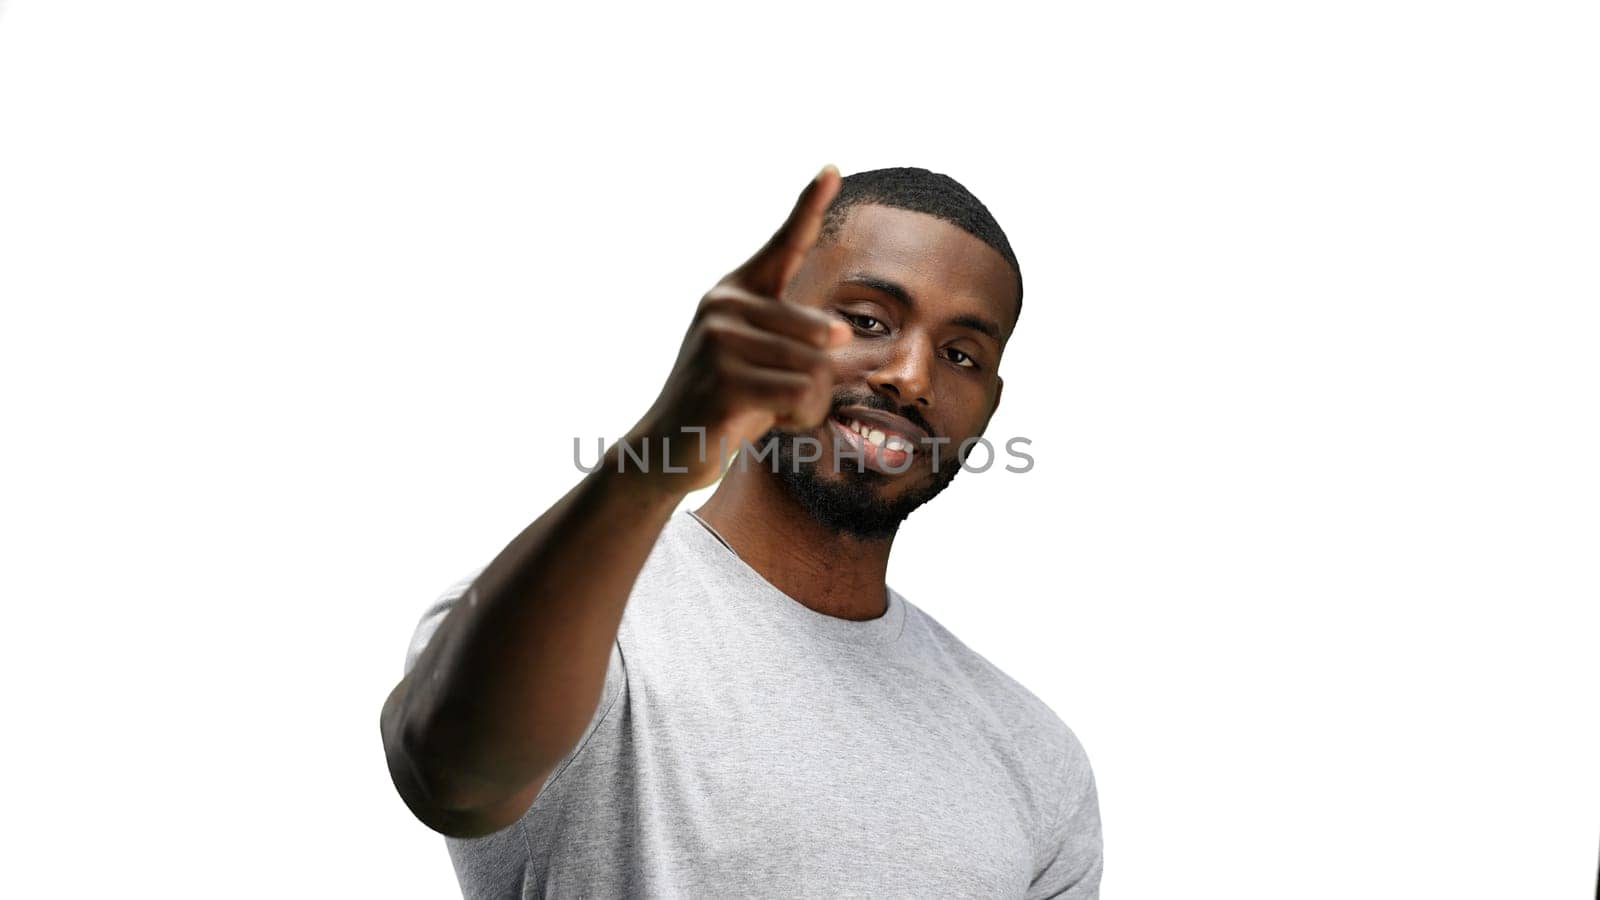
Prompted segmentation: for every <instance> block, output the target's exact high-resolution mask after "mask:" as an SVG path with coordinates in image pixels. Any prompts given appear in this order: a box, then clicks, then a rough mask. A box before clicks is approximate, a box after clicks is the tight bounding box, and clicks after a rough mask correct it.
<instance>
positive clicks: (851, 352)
mask: <svg viewBox="0 0 1600 900" xmlns="http://www.w3.org/2000/svg"><path fill="white" fill-rule="evenodd" d="M784 298H785V299H786V300H788V301H790V302H793V303H799V304H801V305H805V306H811V307H815V308H818V309H821V310H823V311H824V312H827V313H828V314H829V315H832V316H836V317H838V318H841V319H843V320H844V321H845V322H847V323H848V324H849V325H850V326H851V328H852V330H853V332H854V334H855V337H854V339H853V340H852V341H850V342H849V343H848V344H845V345H844V346H841V347H838V348H835V349H834V350H832V351H831V356H832V358H833V366H834V383H835V392H834V399H833V407H832V411H831V412H830V414H829V417H828V421H826V422H824V423H823V424H822V426H821V427H819V428H815V429H811V430H809V431H800V432H786V431H777V430H774V431H773V432H770V433H769V435H770V436H776V437H778V438H779V441H778V445H777V458H778V464H779V477H780V479H781V480H782V481H783V483H784V484H785V485H787V486H788V487H789V489H790V490H791V491H792V492H794V493H795V495H796V496H797V497H798V498H799V499H800V500H801V502H802V503H803V504H804V505H805V506H806V507H807V509H809V510H810V511H811V513H812V514H813V515H815V516H816V517H817V518H818V519H819V520H820V521H822V522H823V523H824V524H826V525H828V526H829V527H831V528H834V529H835V530H839V531H843V532H847V533H851V534H854V535H856V536H858V537H887V536H889V535H892V534H893V533H894V531H895V529H896V528H897V527H898V526H899V523H900V522H901V521H902V520H904V519H905V517H906V516H907V515H909V514H910V513H911V511H912V510H913V509H916V508H917V507H918V506H921V505H922V504H923V503H926V502H927V501H928V500H931V499H932V498H933V497H934V496H935V495H936V494H938V493H939V492H940V491H942V490H943V489H944V488H945V487H946V486H947V485H948V484H949V483H950V480H951V479H953V478H954V477H955V474H956V472H958V471H960V457H959V456H958V452H959V448H960V447H961V445H962V442H963V441H965V440H966V439H968V438H975V437H978V436H980V435H982V434H983V431H984V429H985V428H986V427H987V426H988V424H989V418H990V417H991V416H992V415H994V411H995V409H996V407H998V405H999V403H1000V391H1001V380H1000V375H999V367H1000V355H1001V352H1002V351H1003V349H1004V347H1005V343H1006V340H1007V339H1008V338H1009V337H1010V334H1011V329H1012V327H1013V325H1014V324H1015V318H1016V276H1015V274H1014V273H1013V272H1012V270H1011V267H1010V266H1009V265H1008V264H1007V263H1006V261H1005V258H1004V257H1002V256H1001V255H1000V254H999V253H998V252H997V251H995V250H994V249H993V248H992V247H990V246H989V245H988V244H985V243H984V242H983V241H981V240H979V239H978V238H976V237H973V236H972V235H970V234H968V233H967V232H965V231H963V230H961V229H960V228H958V227H956V226H955V225H952V224H950V223H948V222H945V221H944V220H942V219H938V218H935V217H934V216H930V215H925V214H923V213H917V212H911V211H909V210H903V209H895V208H892V207H887V206H878V205H870V204H869V205H862V206H858V207H855V208H854V209H852V210H851V211H850V213H849V215H848V217H847V218H846V220H845V222H844V225H843V228H842V229H841V230H840V233H839V234H838V235H837V236H836V237H834V238H833V239H832V240H829V241H827V242H825V243H821V244H818V245H817V246H816V247H814V248H813V249H812V250H811V252H810V254H809V255H808V256H807V257H806V261H805V264H804V265H803V266H802V267H801V269H800V271H799V272H798V273H797V274H796V276H795V279H794V281H793V282H792V283H791V284H790V286H789V288H788V290H787V291H786V292H785V294H784ZM802 436H805V437H810V438H812V439H813V440H815V441H816V442H817V444H818V445H820V448H821V458H820V459H818V460H817V461H815V462H800V463H799V464H798V471H796V469H797V465H796V456H797V453H796V451H797V449H799V447H798V445H797V440H796V439H797V438H799V437H802ZM806 455H815V454H814V453H811V452H807V453H806ZM858 457H859V461H858ZM836 459H837V460H839V463H838V465H837V466H835V464H834V461H835V460H836ZM936 460H937V463H936Z"/></svg>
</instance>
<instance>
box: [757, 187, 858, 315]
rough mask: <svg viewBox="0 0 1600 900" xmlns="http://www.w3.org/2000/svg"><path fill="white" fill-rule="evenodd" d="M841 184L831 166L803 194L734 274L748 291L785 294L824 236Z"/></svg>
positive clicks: (769, 294) (776, 294)
mask: <svg viewBox="0 0 1600 900" xmlns="http://www.w3.org/2000/svg"><path fill="white" fill-rule="evenodd" d="M839 184H840V176H839V170H838V168H836V167H835V166H834V165H833V164H832V163H829V164H828V165H825V166H823V167H822V171H820V172H818V173H817V174H816V176H815V177H813V178H812V179H811V182H810V183H809V184H807V185H806V187H805V190H803V191H801V192H800V197H799V199H797V200H796V201H795V204H794V209H792V210H790V211H789V217H788V218H787V219H785V220H784V222H783V224H782V225H780V226H778V230H777V231H775V232H773V235H772V237H770V238H768V239H767V242H766V243H765V244H763V245H762V247H761V249H760V250H757V251H756V252H755V255H754V256H752V257H750V259H749V260H747V261H746V262H745V264H744V265H742V266H740V267H739V268H738V269H737V270H735V271H736V272H737V273H738V274H739V276H740V278H741V281H743V282H744V285H745V287H747V288H749V289H750V290H753V291H755V292H757V293H760V294H765V295H766V296H769V297H777V296H778V295H779V294H780V293H782V291H783V289H784V288H785V287H786V286H787V285H788V284H789V282H790V281H791V280H792V279H793V278H794V275H795V273H796V272H798V271H800V265H801V264H802V263H803V262H805V257H806V253H808V252H809V251H810V250H811V247H812V246H813V245H815V244H816V242H817V238H818V236H820V235H821V233H822V217H823V214H824V213H826V212H827V211H828V204H830V203H832V202H833V198H834V197H835V196H836V195H837V194H838V193H839Z"/></svg>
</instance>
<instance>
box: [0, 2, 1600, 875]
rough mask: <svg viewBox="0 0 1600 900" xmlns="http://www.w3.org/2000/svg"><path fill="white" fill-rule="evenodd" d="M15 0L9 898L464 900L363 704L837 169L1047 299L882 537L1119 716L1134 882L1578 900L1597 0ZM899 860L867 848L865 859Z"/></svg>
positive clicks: (1589, 845) (1583, 838)
mask: <svg viewBox="0 0 1600 900" xmlns="http://www.w3.org/2000/svg"><path fill="white" fill-rule="evenodd" d="M577 6H578V5H577V4H564V5H561V6H558V7H555V8H549V7H548V6H546V7H543V8H541V6H540V5H538V4H531V3H512V2H494V3H492V2H457V3H437V2H434V3H419V2H405V0H400V2H397V0H385V2H376V0H370V2H356V0H315V2H312V0H279V2H274V3H264V2H255V3H240V2H231V3H230V2H218V0H194V2H174V0H164V2H163V0H156V2H129V0H116V2H112V0H103V2H86V0H80V2H74V0H54V2H48V3H46V2H39V0H10V2H9V3H7V4H6V6H5V9H4V14H3V16H0V299H3V302H4V317H3V324H0V375H3V385H4V388H3V395H0V403H3V404H4V419H3V421H4V428H5V431H4V440H3V444H0V453H3V454H4V460H3V467H0V478H3V495H0V506H3V509H4V513H3V516H4V520H3V521H4V525H3V528H4V531H3V533H0V540H3V565H4V572H3V582H0V583H3V585H4V590H5V592H6V601H5V610H6V616H5V623H4V634H5V641H4V644H3V647H0V667H3V668H0V675H3V684H4V685H5V688H4V690H5V695H4V709H5V711H6V715H5V724H4V735H5V738H4V746H3V749H0V753H3V754H4V771H5V774H6V779H5V780H6V784H7V788H6V799H5V819H6V822H7V827H6V831H7V832H8V834H7V839H6V842H7V848H6V850H7V852H6V856H7V859H8V862H7V864H6V865H5V866H4V871H3V873H0V893H3V894H5V895H6V896H11V897H24V896H26V897H35V896H97V895H99V894H100V893H102V892H106V891H114V892H116V893H119V894H128V895H132V896H185V897H216V896H230V897H233V896H237V897H287V896H323V897H446V896H452V895H453V894H454V893H455V892H456V884H455V878H454V873H453V871H452V870H451V868H450V864H449V860H448V857H447V855H446V852H445V848H444V843H443V839H442V838H440V837H438V836H437V835H435V834H434V833H432V832H430V831H428V830H427V829H426V828H425V827H423V826H422V825H420V824H418V823H417V822H416V821H415V820H413V819H412V818H411V816H410V814H409V813H408V812H407V811H406V809H405V807H404V806H403V805H402V804H401V802H400V800H399V799H398V797H397V796H396V794H395V793H394V790H393V788H392V786H391V785H390V783H389V778H388V774H387V772H386V770H385V766H384V761H383V754H382V748H381V745H380V741H379V737H378V727H377V722H378V711H379V707H380V705H381V703H382V700H383V698H384V696H385V694H386V693H387V692H388V690H389V688H390V687H391V686H392V685H393V683H394V682H395V680H396V679H397V678H398V677H399V675H400V670H401V664H402V660H403V657H404V651H405V646H406V642H407V640H408V639H409V638H410V635H411V631H412V628H413V627H414V625H415V623H416V619H417V617H418V615H419V614H420V613H421V612H422V610H423V608H424V607H425V606H426V605H427V603H428V602H429V601H430V600H431V599H432V598H433V597H434V596H435V595H436V594H438V593H439V592H440V591H441V590H443V589H444V588H445V587H447V586H448V585H449V584H450V583H451V582H452V581H454V580H455V579H457V578H459V577H460V576H462V575H463V574H465V573H466V572H468V571H470V570H471V569H472V568H473V567H475V566H477V565H481V564H482V563H483V562H486V561H487V559H488V558H489V557H490V556H492V555H493V554H494V553H496V552H498V551H499V549H500V548H501V547H502V546H503V545H504V544H505V542H506V541H508V540H509V539H510V538H511V537H512V536H513V535H514V534H515V533H516V532H517V531H518V530H520V529H521V528H522V527H523V526H524V525H525V524H526V523H527V522H529V521H530V520H532V519H533V518H534V517H535V516H536V515H537V514H538V513H539V512H540V511H541V510H543V509H544V508H545V507H546V506H547V505H548V504H550V503H551V502H552V501H553V500H554V499H556V498H557V497H558V496H560V495H561V494H562V493H563V492H564V491H565V490H566V489H567V488H568V487H570V485H571V484H572V483H574V482H575V481H576V479H577V476H578V473H577V472H576V471H575V470H574V469H573V466H572V463H571V438H572V436H573V435H575V434H578V435H586V436H589V437H590V438H591V440H592V438H593V437H598V436H602V435H604V436H608V437H614V436H616V435H617V434H619V433H621V432H622V431H623V430H625V429H626V428H627V427H628V426H630V425H631V424H632V423H633V422H634V420H635V419H636V418H637V416H638V415H639V413H641V412H642V411H643V410H644V408H645V407H646V406H647V405H648V404H649V402H650V401H651V399H653V397H654V395H655V391H656V390H657V388H658V387H659V386H660V383H661V379H662V378H663V377H664V376H665V374H666V372H667V369H668V367H669V364H670V362H671V360H672V358H673V356H674V354H675V352H676V346H677V342H678V339H679V338H680V337H681V335H682V333H683V329H684V327H685V326H686V324H687V315H688V313H689V311H690V309H691V308H692V307H693V305H694V303H695V302H696V300H697V299H698V298H699V296H700V294H701V293H703V292H704V291H705V289H706V288H708V287H710V286H711V284H712V283H713V282H714V281H715V280H716V278H718V277H719V276H720V275H722V274H723V273H724V272H726V271H727V270H728V269H730V268H732V267H733V266H734V265H736V264H737V263H738V262H740V261H742V260H743V259H744V258H745V256H746V255H748V254H749V253H750V252H751V251H753V250H754V249H755V247H756V246H757V245H758V244H759V243H760V242H761V241H762V240H764V239H765V238H766V236H767V235H768V233H769V232H770V230H771V229H772V228H773V227H775V226H776V225H777V223H778V221H779V220H780V219H781V217H782V215H783V214H784V213H785V212H786V211H787V210H788V208H789V206H790V205H791V204H792V202H793V198H794V195H795V194H796V192H798V191H799V189H800V188H801V187H802V186H803V185H804V183H805V181H806V180H807V179H808V178H809V177H810V176H811V175H812V174H813V173H814V172H815V171H816V169H817V168H818V166H820V165H821V164H822V163H825V162H833V163H836V164H837V165H839V166H840V167H841V169H842V170H843V171H844V172H846V173H849V172H853V171H859V170H863V169H869V168H876V167H880V166H892V165H916V166H924V167H928V168H932V169H934V170H936V171H941V172H946V173H949V174H951V175H952V176H954V177H956V178H957V179H958V180H960V181H962V182H963V183H964V184H966V186H967V187H969V188H970V189H971V190H973V191H974V192H975V193H976V194H977V195H978V196H979V197H980V198H981V199H982V200H983V201H984V202H985V203H986V204H987V205H988V206H989V207H990V209H991V210H992V211H993V212H994V214H995V215H996V217H997V218H998V219H999V221H1000V222H1001V224H1002V225H1003V227H1004V228H1005V229H1006V230H1007V233H1008V234H1009V236H1010V238H1011V241H1012V243H1013V245H1014V246H1015V248H1016V251H1017V254H1018V255H1019V257H1020V259H1021V261H1022V267H1023V274H1024V277H1025V280H1026V283H1027V300H1026V305H1025V309H1024V313H1023V316H1022V320H1021V322H1020V325H1019V330H1018V332H1017V334H1016V337H1015V339H1014V341H1013V342H1012V344H1011V346H1010V348H1009V352H1008V353H1007V355H1006V359H1005V362H1004V365H1003V366H1002V370H1001V371H1002V373H1003V374H1004V376H1005V379H1006V383H1007V388H1006V392H1005V403H1004V405H1003V407H1002V408H1001V411H1000V413H999V414H998V415H997V416H996V418H995V420H994V422H993V425H992V430H991V434H992V435H1005V436H1010V435H1017V434H1022V435H1027V436H1029V437H1031V438H1032V439H1033V441H1034V445H1033V448H1032V453H1033V455H1034V456H1035V459H1036V460H1037V465H1036V467H1035V469H1034V470H1033V471H1032V472H1031V473H1028V474H1026V475H1013V474H1008V473H1005V472H1002V471H1000V468H999V467H998V466H997V467H996V468H995V470H993V471H992V472H990V473H988V474H986V475H972V474H967V475H963V476H962V477H961V478H960V479H958V480H957V481H956V482H955V485H954V486H953V487H952V489H951V490H950V492H948V493H947V494H945V495H944V496H942V497H941V498H940V499H939V500H938V501H937V502H936V503H934V504H932V505H931V506H929V507H928V508H926V509H925V510H923V511H921V512H919V513H917V514H916V515H915V516H914V517H913V518H912V519H911V520H910V521H909V522H908V524H907V526H906V528H905V529H904V530H903V532H902V536H901V539H900V540H899V541H898V542H897V546H896V553H895V557H894V560H893V564H892V569H891V578H890V581H891V583H892V584H894V585H895V586H896V587H897V588H898V589H899V590H901V591H902V592H903V593H905V594H906V595H908V596H909V597H910V598H912V600H913V601H914V602H916V603H918V604H919V605H921V606H922V607H923V608H924V609H925V610H927V611H928V612H929V613H931V614H932V615H934V616H935V617H936V618H938V619H939V620H940V621H942V622H943V623H945V624H946V625H947V626H948V627H950V628H951V629H952V630H953V631H954V632H955V633H956V634H958V635H960V636H961V637H962V638H963V639H965V640H966V641H967V642H968V643H969V644H970V645H971V646H972V647H973V648H975V649H976V650H978V651H979V652H981V653H983V654H985V655H986V656H988V657H989V658H990V659H991V660H993V661H994V662H996V663H997V664H999V665H1000V666H1001V668H1003V669H1005V670H1006V671H1008V672H1009V673H1011V674H1013V675H1014V676H1015V677H1017V678H1018V679H1019V680H1021V681H1022V682H1023V683H1024V684H1026V685H1028V686H1029V687H1030V688H1032V689H1033V690H1034V691H1035V692H1036V693H1037V694H1039V695H1040V696H1041V697H1042V698H1044V699H1045V700H1046V701H1047V702H1048V703H1050V705H1051V706H1052V707H1053V708H1054V709H1055V710H1056V711H1057V712H1058V713H1059V714H1060V715H1061V716H1062V718H1063V719H1065V720H1066V721H1067V722H1068V723H1069V724H1070V725H1071V726H1072V727H1073V728H1074V729H1075V731H1076V732H1077V733H1078V735H1079V737H1080V738H1081V739H1082V740H1083V742H1084V744H1085V745H1086V746H1087V748H1088V750H1089V753H1090V756H1091V758H1092V760H1093V762H1094V765H1095V768H1096V772H1097V774H1098V778H1099V784H1100V789H1101V797H1102V809H1103V814H1104V819H1105V838H1106V846H1107V851H1106V858H1107V869H1106V875H1105V882H1104V894H1105V896H1106V897H1107V898H1149V897H1176V896H1185V897H1193V896H1200V897H1230V898H1232V897H1260V898H1284V897H1296V898H1299V897H1312V898H1319V897H1329V898H1335V897H1337V898H1349V897H1395V898H1416V897H1444V896H1450V897H1486V898H1487V897H1493V898H1509V897H1515V898H1564V897H1572V898H1588V897H1589V896H1591V893H1590V892H1591V891H1592V890H1593V884H1594V876H1595V868H1596V852H1597V849H1600V847H1597V843H1600V715H1597V712H1600V710H1597V709H1596V707H1597V704H1596V700H1595V696H1596V687H1597V686H1600V664H1597V654H1596V628H1597V625H1600V617H1597V613H1596V606H1597V603H1600V584H1597V581H1600V578H1597V564H1596V550H1597V546H1600V513H1597V510H1600V477H1597V474H1596V460H1600V416H1597V412H1600V409H1597V400H1600V397H1597V393H1600V390H1597V387H1600V365H1597V353H1596V345H1597V339H1600V334H1597V330H1600V329H1597V324H1600V316H1597V313H1596V301H1597V299H1600V284H1597V281H1600V278H1597V271H1600V270H1597V263H1596V252H1595V251H1596V247H1597V239H1600V213H1597V210H1600V178H1597V163H1596V161H1597V160H1600V128H1597V119H1596V110H1597V108H1600V107H1597V100H1600V97H1597V94H1600V91H1597V86H1600V71H1597V70H1600V63H1597V54H1596V53H1595V46H1596V41H1597V37H1600V34H1597V31H1600V29H1597V27H1596V26H1597V13H1596V10H1595V8H1594V6H1593V5H1592V4H1584V3H1565V4H1563V3H1537V2H1516V3H1512V2H1504V3H1472V2H1450V3H1442V2H1441V3H1418V2H1392V0H1391V2H1341V3H1322V4H1307V3H1296V4H1289V3H1267V2H1260V3H1239V2H1227V3H1208V4H1191V3H1080V4H1074V5H1071V6H1070V7H1067V8H1065V9H1062V10H1059V11H1057V12H1055V13H1052V14H1049V15H1046V14H1045V13H1043V12H1042V11H1041V10H1042V8H1043V7H1042V5H1041V6H1040V7H1026V8H1024V7H1020V6H1019V7H1014V8H1006V7H1004V6H999V5H990V6H987V7H985V8H984V9H982V10H980V9H978V8H977V7H975V6H970V5H968V6H962V7H959V8H950V9H941V8H938V7H935V6H931V5H929V4H925V3H923V4H916V5H909V4H908V5H903V6H889V5H873V7H872V9H869V10H864V9H861V8H855V9H849V8H846V7H844V6H842V5H840V6H835V5H830V4H807V5H796V6H792V7H789V8H784V9H766V8H764V7H763V8H761V9H757V8H756V7H755V6H754V5H745V6H736V5H732V4H729V5H727V6H724V7H720V8H711V7H703V8H700V9H698V10H688V9H684V8H681V7H679V6H678V5H675V4H657V5H651V6H640V7H638V8H633V9H628V8H625V7H622V6H618V5H614V4H612V5H595V6H592V7H586V8H585V10H584V11H582V12H577V11H574V10H575V8H576V7H577ZM866 852H870V848H868V849H867V850H866Z"/></svg>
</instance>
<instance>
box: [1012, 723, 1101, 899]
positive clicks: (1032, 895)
mask: <svg viewBox="0 0 1600 900" xmlns="http://www.w3.org/2000/svg"><path fill="white" fill-rule="evenodd" d="M1066 738H1067V748H1066V758H1065V762H1064V763H1063V765H1062V769H1061V772H1062V775H1063V776H1064V777H1063V779H1062V785H1063V786H1062V787H1061V788H1060V798H1059V801H1060V806H1059V808H1058V809H1057V811H1056V816H1055V820H1054V822H1053V824H1052V825H1051V826H1050V828H1049V829H1048V830H1047V831H1046V845H1045V848H1044V851H1043V855H1042V859H1041V863H1042V867H1041V868H1040V870H1039V872H1038V874H1037V875H1036V876H1034V879H1033V882H1032V883H1031V884H1030V885H1029V886H1028V893H1027V900H1046V898H1061V900H1098V898H1099V897H1100V873H1101V870H1102V868H1103V867H1104V859H1103V856H1102V849H1101V839H1100V795H1099V792H1098V791H1097V790H1096V788H1095V783H1094V771H1093V770H1092V769H1091V768H1090V767H1089V756H1088V754H1086V753H1085V752H1084V750H1083V745H1082V744H1080V743H1079V742H1078V739H1077V737H1076V736H1075V735H1073V734H1072V733H1071V731H1068V732H1067V734H1066Z"/></svg>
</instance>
